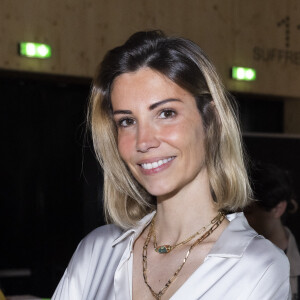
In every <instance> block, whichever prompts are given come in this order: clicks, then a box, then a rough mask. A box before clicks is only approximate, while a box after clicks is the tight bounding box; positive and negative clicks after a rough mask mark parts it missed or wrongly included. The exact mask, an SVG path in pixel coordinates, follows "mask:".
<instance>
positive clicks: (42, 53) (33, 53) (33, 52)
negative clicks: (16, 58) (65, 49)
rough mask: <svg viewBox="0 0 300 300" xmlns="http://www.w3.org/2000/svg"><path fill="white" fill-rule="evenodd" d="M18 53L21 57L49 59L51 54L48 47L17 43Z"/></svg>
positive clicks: (45, 45) (37, 44)
mask: <svg viewBox="0 0 300 300" xmlns="http://www.w3.org/2000/svg"><path fill="white" fill-rule="evenodd" d="M19 53H20V55H21V56H26V57H33V58H50V57H51V54H52V52H51V47H50V46H49V45H47V44H40V43H28V42H22V43H19Z"/></svg>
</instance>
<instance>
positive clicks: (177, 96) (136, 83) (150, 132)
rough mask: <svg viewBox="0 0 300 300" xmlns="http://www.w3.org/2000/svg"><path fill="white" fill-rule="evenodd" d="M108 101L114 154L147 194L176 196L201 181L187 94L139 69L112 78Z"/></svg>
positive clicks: (197, 134) (200, 139) (195, 116)
mask: <svg viewBox="0 0 300 300" xmlns="http://www.w3.org/2000/svg"><path fill="white" fill-rule="evenodd" d="M111 101H112V107H113V114H114V120H115V122H116V125H117V128H118V149H119V153H120V155H121V157H122V159H123V160H124V162H125V163H126V164H127V166H128V167H129V169H130V171H131V173H132V174H133V176H134V177H135V178H136V180H137V181H138V182H139V183H140V184H141V185H142V186H143V187H144V188H145V189H146V190H147V191H148V192H149V193H150V194H152V195H154V196H165V195H168V194H170V193H176V192H178V191H179V190H181V189H182V188H184V187H187V186H189V185H191V184H199V182H200V178H201V176H206V175H203V174H206V172H203V170H204V169H205V168H204V161H205V153H204V130H203V125H202V119H201V116H200V113H199V111H198V109H197V105H196V101H195V99H194V97H193V96H192V95H191V94H190V93H189V92H187V91H186V90H184V89H182V88H181V87H179V86H178V85H177V84H175V83H174V82H172V81H171V80H170V79H168V78H167V77H166V76H164V75H162V74H160V73H158V72H155V71H153V70H151V69H150V68H142V69H139V70H138V71H136V72H132V73H125V74H122V75H120V76H118V77H117V78H116V79H115V81H114V83H113V88H112V92H111Z"/></svg>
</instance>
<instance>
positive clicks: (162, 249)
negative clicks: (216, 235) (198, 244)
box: [153, 215, 212, 254]
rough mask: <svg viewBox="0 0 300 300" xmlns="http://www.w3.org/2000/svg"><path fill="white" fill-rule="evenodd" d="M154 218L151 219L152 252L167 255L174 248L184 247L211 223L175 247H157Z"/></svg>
mask: <svg viewBox="0 0 300 300" xmlns="http://www.w3.org/2000/svg"><path fill="white" fill-rule="evenodd" d="M155 217H156V215H155V216H154V218H153V247H154V250H155V251H156V252H157V253H159V254H167V253H170V252H171V251H172V250H174V249H175V248H176V247H179V246H182V245H185V244H186V243H188V242H189V241H191V240H192V239H194V238H195V237H196V236H197V235H200V234H202V233H203V232H204V231H205V230H206V229H207V228H208V226H210V225H211V224H212V223H209V224H208V225H205V226H204V227H202V228H201V229H200V230H198V231H197V232H196V233H194V234H193V235H191V236H190V237H188V238H187V239H185V240H184V241H182V242H180V243H178V244H175V245H173V246H172V245H161V246H158V245H157V241H156V233H155Z"/></svg>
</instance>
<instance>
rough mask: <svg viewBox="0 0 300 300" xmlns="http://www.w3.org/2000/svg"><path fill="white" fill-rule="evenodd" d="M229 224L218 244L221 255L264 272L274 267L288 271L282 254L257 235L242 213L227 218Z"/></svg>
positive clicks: (287, 265)
mask: <svg viewBox="0 0 300 300" xmlns="http://www.w3.org/2000/svg"><path fill="white" fill-rule="evenodd" d="M227 218H228V219H229V221H230V224H229V225H228V227H227V228H226V229H225V231H224V232H223V234H222V236H221V238H220V242H221V243H218V244H219V245H220V247H222V250H223V253H224V252H225V253H227V254H228V255H229V257H236V258H240V260H241V263H246V264H249V265H250V264H251V265H252V266H256V267H257V268H258V269H259V267H261V269H262V270H263V269H264V270H265V269H266V268H267V267H268V266H271V265H275V266H279V267H282V268H283V271H284V270H286V271H287V272H288V270H289V263H288V260H287V257H286V255H285V254H284V252H283V251H282V250H281V249H279V248H278V247H276V246H275V245H274V244H273V243H271V242H270V241H269V240H267V239H265V238H264V237H263V236H261V235H259V234H258V233H257V232H256V231H255V230H254V229H253V228H251V227H250V226H249V224H248V222H247V219H246V218H245V216H244V214H243V213H235V214H232V215H229V216H227Z"/></svg>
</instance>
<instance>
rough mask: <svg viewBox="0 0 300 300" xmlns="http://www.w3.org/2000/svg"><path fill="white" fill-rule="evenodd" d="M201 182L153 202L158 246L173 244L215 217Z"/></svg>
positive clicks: (216, 211) (206, 185)
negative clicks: (154, 203)
mask: <svg viewBox="0 0 300 300" xmlns="http://www.w3.org/2000/svg"><path fill="white" fill-rule="evenodd" d="M201 181H202V182H199V181H198V182H196V183H195V182H193V183H191V184H188V185H186V186H185V187H184V188H182V189H180V191H178V192H176V193H174V194H172V195H168V196H164V197H158V198H157V214H156V225H155V226H156V231H157V238H158V242H163V243H171V244H175V243H177V242H179V241H181V240H183V239H185V238H186V237H188V236H190V235H191V234H193V233H195V232H197V231H198V230H199V229H201V228H202V227H203V226H206V225H208V224H209V223H210V222H211V220H212V219H213V218H214V217H215V216H216V215H217V214H218V210H217V209H216V207H215V205H214V203H213V200H212V196H211V193H210V188H209V182H208V180H207V179H206V178H205V177H204V178H202V180H201Z"/></svg>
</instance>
